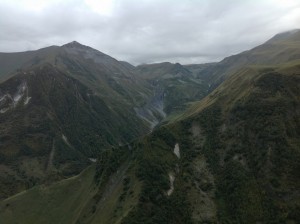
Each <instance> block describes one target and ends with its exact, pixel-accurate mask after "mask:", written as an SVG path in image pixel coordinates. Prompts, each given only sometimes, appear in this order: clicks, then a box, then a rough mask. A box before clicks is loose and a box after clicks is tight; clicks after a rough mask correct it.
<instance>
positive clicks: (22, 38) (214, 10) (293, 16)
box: [0, 0, 300, 64]
mask: <svg viewBox="0 0 300 224" xmlns="http://www.w3.org/2000/svg"><path fill="white" fill-rule="evenodd" d="M40 2H42V3H43V4H42V3H40ZM93 2H94V4H96V5H93ZM95 2H96V3H95ZM99 2H100V4H99ZM101 2H106V3H109V4H106V5H105V4H101ZM88 3H89V4H88ZM91 5H93V7H91ZM97 5H98V6H97ZM101 6H102V7H101ZM103 8H105V9H106V10H102V9H103ZM298 24H300V2H299V1H297V0H289V1H281V0H252V1H250V0H227V1H219V0H98V1H96V0H73V1H72V0H64V1H63V0H44V1H41V0H39V1H37V0H10V1H5V0H0V30H1V32H0V51H1V52H12V51H24V50H34V49H38V48H41V47H45V46H49V45H62V44H65V43H67V42H70V41H73V40H77V41H79V42H81V43H82V44H85V45H89V46H91V47H94V48H96V49H98V50H100V51H102V52H104V53H107V54H109V55H111V56H113V57H115V58H117V59H119V60H127V61H129V62H131V63H133V64H139V63H151V62H160V61H171V62H180V63H203V62H210V61H218V60H221V59H222V58H224V57H226V56H229V55H231V54H235V53H238V52H241V51H244V50H247V49H249V48H252V47H254V46H256V45H258V44H261V43H263V42H264V41H266V40H267V39H269V38H270V37H272V36H273V35H274V34H276V33H278V32H282V31H285V30H289V29H294V28H299V27H297V26H298Z"/></svg>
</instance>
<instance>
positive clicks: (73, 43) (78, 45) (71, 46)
mask: <svg viewBox="0 0 300 224" xmlns="http://www.w3.org/2000/svg"><path fill="white" fill-rule="evenodd" d="M62 47H68V48H87V47H88V46H85V45H83V44H81V43H79V42H77V41H75V40H74V41H72V42H70V43H67V44H64V45H62Z"/></svg>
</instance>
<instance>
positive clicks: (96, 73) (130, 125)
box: [0, 30, 300, 224]
mask: <svg viewBox="0 0 300 224" xmlns="http://www.w3.org/2000/svg"><path fill="white" fill-rule="evenodd" d="M0 78H1V80H2V81H1V83H0V121H1V125H0V139H1V141H0V197H1V199H2V201H0V220H2V221H3V223H25V224H26V223H66V224H68V223H103V224H106V223H107V224H111V223H122V224H132V223H170V224H171V223H172V224H173V223H249V224H250V223H251V224H252V223H295V224H296V223H298V222H299V220H300V212H299V211H300V193H299V189H300V31H299V30H293V31H289V32H286V33H281V34H278V35H276V36H274V37H273V38H272V39H270V40H268V41H267V42H265V43H264V44H262V45H260V46H258V47H256V48H253V49H251V50H249V51H245V52H242V53H240V54H237V55H233V56H230V57H227V58H225V59H224V60H222V61H220V62H216V63H208V64H199V65H198V64H193V65H181V64H178V63H176V64H172V63H169V62H164V63H157V64H145V65H139V66H137V67H135V66H133V65H131V64H129V63H128V62H123V61H117V60H116V59H114V58H111V57H110V56H108V55H105V54H103V53H101V52H99V51H97V50H95V49H92V48H90V47H87V46H84V45H81V44H79V43H77V42H71V43H69V44H66V45H63V46H61V47H58V46H52V47H48V48H44V49H40V50H37V51H30V52H22V53H0Z"/></svg>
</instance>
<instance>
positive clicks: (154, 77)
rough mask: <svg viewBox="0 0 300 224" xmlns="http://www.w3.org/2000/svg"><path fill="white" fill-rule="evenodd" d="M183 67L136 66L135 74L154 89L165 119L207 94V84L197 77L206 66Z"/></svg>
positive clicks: (167, 63) (178, 65) (177, 65)
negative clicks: (157, 93)
mask: <svg viewBox="0 0 300 224" xmlns="http://www.w3.org/2000/svg"><path fill="white" fill-rule="evenodd" d="M195 67H196V66H194V67H192V66H183V65H181V64H179V63H176V64H172V63H169V62H163V63H157V64H144V65H139V66H137V68H136V69H137V73H138V74H139V75H140V76H141V77H142V78H143V79H145V80H146V81H147V82H149V83H150V84H151V85H152V86H153V87H154V88H156V89H157V90H158V91H157V92H159V93H160V94H159V95H160V98H159V99H161V100H162V102H161V105H162V109H163V111H164V112H165V114H166V115H165V116H164V117H166V116H167V115H168V116H167V119H170V118H172V117H176V116H177V115H178V114H180V113H182V112H183V111H184V110H185V109H186V108H187V107H188V106H189V103H190V102H192V101H196V100H200V99H201V98H203V97H204V96H206V95H207V94H208V89H209V84H208V83H207V82H206V80H203V79H202V78H201V77H200V78H199V77H198V76H197V72H199V71H200V70H201V68H202V67H206V65H198V68H195Z"/></svg>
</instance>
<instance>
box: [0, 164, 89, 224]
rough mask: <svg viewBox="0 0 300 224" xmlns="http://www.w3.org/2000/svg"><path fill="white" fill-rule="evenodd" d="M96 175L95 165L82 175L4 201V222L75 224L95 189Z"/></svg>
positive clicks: (2, 218) (35, 188)
mask: <svg viewBox="0 0 300 224" xmlns="http://www.w3.org/2000/svg"><path fill="white" fill-rule="evenodd" d="M94 174H95V165H93V166H90V167H89V168H87V169H86V170H84V171H83V172H82V173H81V174H80V175H78V176H74V177H72V178H69V179H66V180H63V181H60V182H58V183H54V184H52V185H50V186H45V185H41V186H38V187H34V188H32V189H30V190H28V191H25V192H21V193H19V194H17V195H14V196H12V197H10V198H8V199H6V200H4V201H2V202H1V203H0V210H1V212H0V220H2V221H1V223H4V224H6V223H7V224H9V223H24V224H25V223H49V224H50V223H75V221H76V220H77V218H78V216H79V214H80V212H81V210H82V209H83V207H84V206H85V204H86V203H87V201H88V200H89V199H90V198H91V197H92V196H93V192H95V184H94ZM41 199H42V200H41Z"/></svg>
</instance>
